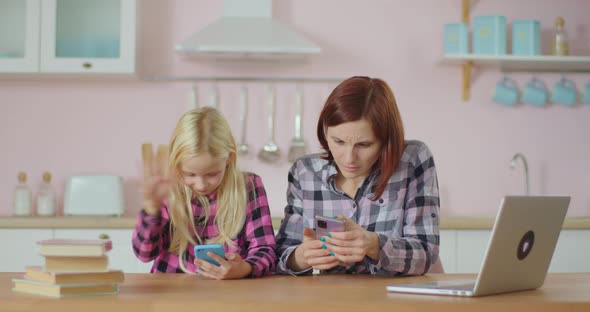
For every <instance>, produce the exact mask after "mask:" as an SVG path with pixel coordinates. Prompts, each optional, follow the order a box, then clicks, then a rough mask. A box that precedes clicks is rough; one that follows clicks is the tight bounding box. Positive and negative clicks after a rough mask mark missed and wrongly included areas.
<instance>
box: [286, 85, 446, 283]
mask: <svg viewBox="0 0 590 312" xmlns="http://www.w3.org/2000/svg"><path fill="white" fill-rule="evenodd" d="M317 135H318V139H319V141H320V144H321V146H322V148H323V149H324V151H325V152H324V153H323V154H315V155H308V156H305V157H303V158H301V159H299V160H297V161H296V162H295V163H294V164H293V166H292V167H291V170H290V171H289V176H288V179H289V186H288V189H287V206H286V207H285V217H284V219H283V223H282V225H281V228H280V230H279V232H278V234H277V253H278V255H279V262H278V266H277V271H278V272H279V273H284V274H291V275H300V274H309V273H311V272H312V269H317V270H322V272H327V273H337V272H347V273H370V274H402V275H420V274H424V273H426V272H427V271H428V270H429V268H430V266H431V265H432V264H433V263H434V262H436V261H437V259H438V245H439V229H438V225H439V195H438V182H437V175H436V169H435V166H434V160H433V157H432V154H431V153H430V150H429V149H428V147H427V146H426V145H425V144H424V143H422V142H419V141H405V140H404V129H403V125H402V120H401V116H400V113H399V110H398V108H397V104H396V102H395V98H394V96H393V93H392V92H391V89H390V88H389V87H388V86H387V84H386V83H385V82H384V81H383V80H381V79H375V78H369V77H352V78H349V79H347V80H345V81H344V82H342V83H341V84H340V85H338V86H337V87H336V88H335V89H334V91H332V93H331V94H330V96H329V97H328V99H327V101H326V103H325V105H324V107H323V109H322V112H321V113H320V117H319V121H318V126H317ZM319 215H323V216H327V217H337V218H338V219H340V220H342V221H344V231H343V232H330V233H328V235H327V236H322V237H318V238H316V237H315V232H314V230H313V229H312V227H313V224H314V218H315V216H319Z"/></svg>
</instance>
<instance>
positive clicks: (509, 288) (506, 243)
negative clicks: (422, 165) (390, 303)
mask: <svg viewBox="0 0 590 312" xmlns="http://www.w3.org/2000/svg"><path fill="white" fill-rule="evenodd" d="M569 203H570V197H569V196H559V197H558V196H506V197H504V198H503V199H502V202H501V203H500V210H498V214H497V216H496V222H495V223H494V227H493V229H492V234H491V236H490V240H489V243H488V247H487V250H486V253H485V257H484V260H483V264H482V265H481V269H480V271H479V274H478V276H477V279H475V280H469V279H461V280H455V279H452V280H443V281H434V282H425V283H414V284H400V285H391V286H387V290H388V291H390V292H400V293H414V294H429V295H451V296H469V297H476V296H485V295H492V294H499V293H506V292H513V291H520V290H529V289H536V288H539V287H541V285H543V282H544V281H545V276H546V275H547V270H548V269H549V264H550V263H551V257H552V256H553V251H554V250H555V245H556V244H557V239H558V238H559V233H560V232H561V227H562V225H563V221H564V219H565V215H566V213H567V208H568V206H569Z"/></svg>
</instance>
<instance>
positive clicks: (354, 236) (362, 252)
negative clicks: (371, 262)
mask: <svg viewBox="0 0 590 312" xmlns="http://www.w3.org/2000/svg"><path fill="white" fill-rule="evenodd" d="M338 219H339V220H343V221H344V232H331V233H329V234H330V236H331V237H330V236H328V237H323V238H322V239H325V242H326V245H327V246H328V249H329V250H331V251H333V252H334V253H335V255H336V258H338V260H340V261H342V262H343V263H344V264H352V263H356V262H360V261H363V259H364V258H365V256H368V257H370V258H371V259H378V257H379V236H378V235H377V233H374V232H369V231H367V230H365V229H364V228H363V227H361V226H360V225H358V224H356V223H355V222H354V221H352V220H350V219H348V218H346V217H344V216H343V215H340V216H338Z"/></svg>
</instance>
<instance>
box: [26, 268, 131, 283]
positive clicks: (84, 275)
mask: <svg viewBox="0 0 590 312" xmlns="http://www.w3.org/2000/svg"><path fill="white" fill-rule="evenodd" d="M25 279H28V280H34V281H38V282H44V283H51V284H59V285H71V284H105V283H120V282H123V279H124V274H123V271H121V270H110V271H105V272H49V271H44V270H43V268H42V267H40V266H29V267H26V270H25Z"/></svg>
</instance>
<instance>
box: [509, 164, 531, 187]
mask: <svg viewBox="0 0 590 312" xmlns="http://www.w3.org/2000/svg"><path fill="white" fill-rule="evenodd" d="M518 159H520V160H522V163H523V165H524V178H525V186H526V195H527V196H529V195H530V189H529V166H528V164H527V161H526V157H524V155H523V154H522V153H516V154H514V156H512V161H511V162H510V169H513V170H514V168H516V161H517V160H518Z"/></svg>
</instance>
